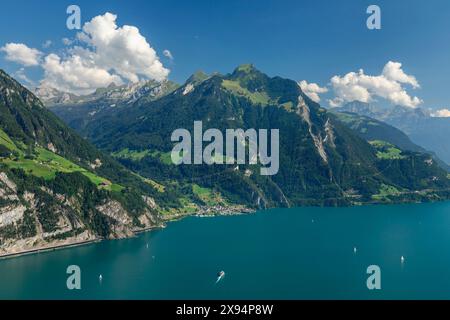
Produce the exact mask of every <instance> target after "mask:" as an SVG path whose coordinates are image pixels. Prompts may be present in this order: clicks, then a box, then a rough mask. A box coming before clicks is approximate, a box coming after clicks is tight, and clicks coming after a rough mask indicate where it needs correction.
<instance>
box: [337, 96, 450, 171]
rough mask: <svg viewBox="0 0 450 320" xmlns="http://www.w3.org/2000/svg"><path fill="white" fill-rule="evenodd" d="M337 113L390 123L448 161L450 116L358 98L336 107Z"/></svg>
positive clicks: (449, 162) (449, 155) (449, 152)
mask: <svg viewBox="0 0 450 320" xmlns="http://www.w3.org/2000/svg"><path fill="white" fill-rule="evenodd" d="M335 111H338V112H352V113H356V114H359V115H363V116H367V117H370V118H373V119H377V120H379V121H382V122H385V123H387V124H390V125H392V126H394V127H396V128H398V129H400V130H401V131H403V132H404V133H406V134H407V135H408V136H409V137H410V138H411V140H412V141H413V142H414V143H416V144H418V145H420V146H421V147H423V148H425V149H427V150H430V151H433V152H434V153H436V155H437V156H438V157H439V158H441V159H442V160H443V161H445V162H446V163H447V164H450V144H449V143H445V142H444V141H446V139H447V138H448V137H449V136H450V118H448V117H436V116H435V115H434V114H433V112H432V111H431V110H428V109H423V108H408V107H402V106H396V107H393V108H385V107H381V106H377V105H375V104H368V103H364V102H360V101H353V102H349V103H347V104H346V105H344V106H342V107H339V108H336V109H335Z"/></svg>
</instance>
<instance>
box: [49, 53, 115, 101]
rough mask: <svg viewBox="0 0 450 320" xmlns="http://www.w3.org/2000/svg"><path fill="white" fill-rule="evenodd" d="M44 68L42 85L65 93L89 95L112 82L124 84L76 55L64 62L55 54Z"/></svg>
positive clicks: (50, 56)
mask: <svg viewBox="0 0 450 320" xmlns="http://www.w3.org/2000/svg"><path fill="white" fill-rule="evenodd" d="M42 67H43V68H44V70H45V78H44V80H43V81H42V83H41V84H42V85H45V86H50V87H52V88H56V89H58V90H60V91H64V92H73V93H78V94H87V93H90V92H92V90H94V89H96V88H101V87H107V86H108V85H109V84H111V83H112V82H114V83H116V84H122V83H123V81H122V79H121V78H120V77H119V76H118V75H114V74H111V73H110V72H108V71H107V70H105V69H102V68H99V67H97V66H95V65H94V64H86V61H84V59H83V58H81V57H80V56H78V55H75V54H73V55H71V56H69V57H67V58H65V59H64V60H62V59H61V58H60V57H59V56H58V55H56V54H54V53H52V54H49V55H48V56H46V57H45V59H44V63H43V65H42Z"/></svg>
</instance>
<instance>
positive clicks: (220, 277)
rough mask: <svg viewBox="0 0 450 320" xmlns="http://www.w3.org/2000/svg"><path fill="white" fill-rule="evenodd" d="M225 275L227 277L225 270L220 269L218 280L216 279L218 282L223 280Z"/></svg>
mask: <svg viewBox="0 0 450 320" xmlns="http://www.w3.org/2000/svg"><path fill="white" fill-rule="evenodd" d="M223 277H225V271H220V272H219V273H217V281H216V283H218V282H219V281H220V280H222V279H223Z"/></svg>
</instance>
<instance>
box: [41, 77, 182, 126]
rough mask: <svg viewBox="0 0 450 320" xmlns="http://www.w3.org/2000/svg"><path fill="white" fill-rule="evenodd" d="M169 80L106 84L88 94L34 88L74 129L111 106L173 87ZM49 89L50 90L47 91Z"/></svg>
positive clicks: (160, 93)
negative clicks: (106, 85) (79, 94)
mask: <svg viewBox="0 0 450 320" xmlns="http://www.w3.org/2000/svg"><path fill="white" fill-rule="evenodd" d="M177 87H178V85H177V84H175V83H174V82H171V81H163V82H157V81H152V80H150V81H140V82H136V83H130V84H126V85H121V86H117V85H115V84H113V83H112V84H110V85H109V86H108V87H106V88H100V89H97V90H96V91H95V92H94V93H92V94H89V95H83V96H77V95H73V94H69V93H63V92H59V91H58V90H56V89H52V88H45V87H40V88H37V89H36V90H35V93H36V94H37V96H38V97H40V98H41V99H42V101H43V102H44V104H45V105H46V107H48V108H49V109H51V110H52V111H53V112H54V113H55V114H56V115H58V116H59V117H60V118H62V119H64V121H65V122H66V123H67V124H69V125H70V126H71V127H72V128H74V129H80V128H81V127H84V126H85V125H86V124H87V123H89V122H90V121H101V120H100V119H101V117H102V115H103V114H105V113H108V112H109V110H111V109H113V108H122V107H127V106H129V105H130V104H132V103H134V102H136V101H137V100H139V99H141V98H142V99H143V100H146V101H151V100H155V99H157V98H159V97H162V96H163V95H165V94H167V93H169V92H171V91H173V90H175V89H176V88H177ZM49 92H50V93H49Z"/></svg>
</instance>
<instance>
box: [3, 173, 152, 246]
mask: <svg viewBox="0 0 450 320" xmlns="http://www.w3.org/2000/svg"><path fill="white" fill-rule="evenodd" d="M27 182H30V181H29V180H28V179H25V181H23V180H22V181H21V179H20V176H16V175H14V174H13V173H11V172H9V173H8V174H7V173H5V172H0V255H6V254H14V253H20V252H24V251H28V250H36V249H45V248H48V247H54V246H62V245H69V244H76V243H83V242H87V241H94V240H100V239H116V238H124V237H130V236H133V235H134V233H135V232H136V231H140V230H144V229H148V228H152V227H155V226H157V225H158V221H157V219H156V218H155V215H154V213H153V212H152V211H151V210H152V209H151V208H150V207H146V208H145V209H144V210H143V211H142V212H140V214H139V215H137V216H133V214H132V213H130V212H129V211H127V210H126V209H125V208H124V207H123V205H122V204H121V203H120V202H119V201H117V200H114V199H111V198H109V197H108V196H107V195H102V194H101V193H97V192H96V191H95V189H91V188H87V189H88V190H87V193H90V194H93V197H92V198H90V197H89V196H88V195H87V193H86V190H82V189H81V188H86V187H85V186H84V187H83V186H81V185H80V189H79V190H78V191H77V192H76V193H74V194H68V193H64V192H63V193H57V192H56V191H55V188H54V187H53V186H52V185H51V184H45V183H44V184H42V185H40V184H39V183H38V182H36V181H35V182H34V183H33V184H31V185H29V186H27ZM90 201H92V205H88V204H87V203H86V202H90Z"/></svg>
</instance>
